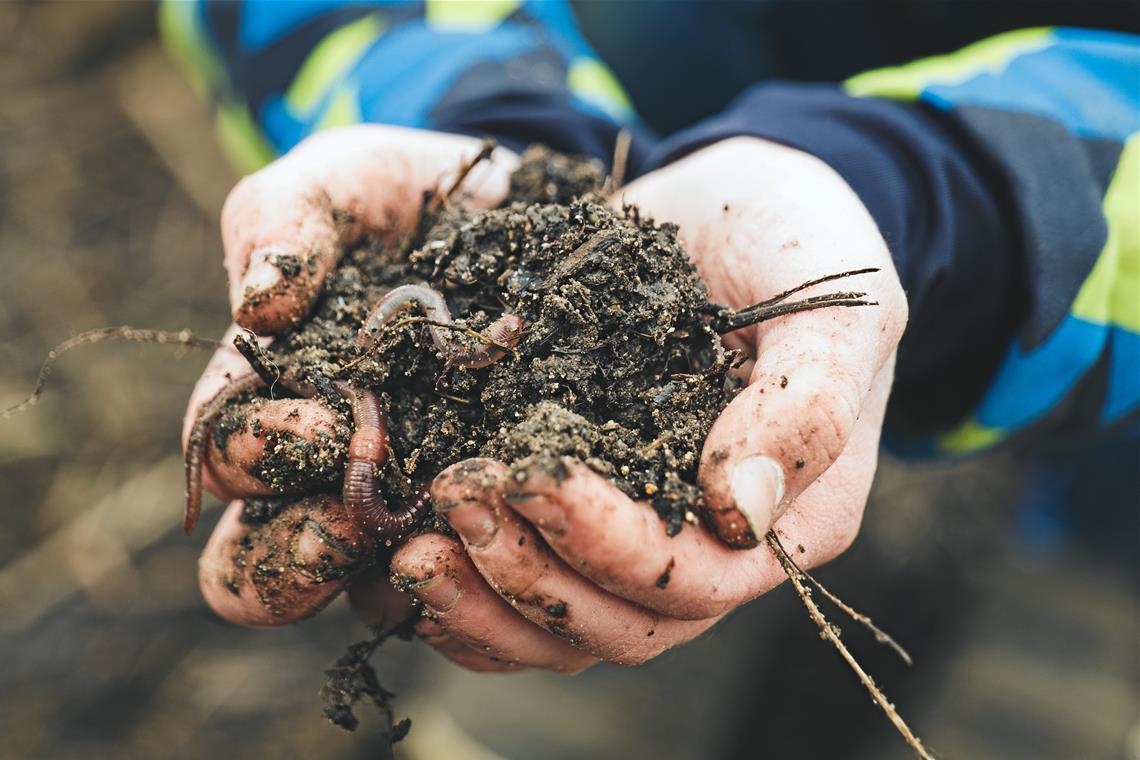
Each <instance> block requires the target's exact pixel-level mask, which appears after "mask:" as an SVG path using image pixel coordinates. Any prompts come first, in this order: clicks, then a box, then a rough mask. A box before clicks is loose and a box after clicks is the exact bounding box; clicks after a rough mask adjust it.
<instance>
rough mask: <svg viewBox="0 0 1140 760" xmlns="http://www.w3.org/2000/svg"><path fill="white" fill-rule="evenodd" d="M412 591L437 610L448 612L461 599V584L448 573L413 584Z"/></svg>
mask: <svg viewBox="0 0 1140 760" xmlns="http://www.w3.org/2000/svg"><path fill="white" fill-rule="evenodd" d="M412 593H413V594H415V595H416V598H417V599H419V600H420V601H421V602H423V603H424V604H425V605H426V606H428V607H430V608H431V609H433V610H435V611H436V612H447V611H448V610H450V609H451V608H452V607H454V606H455V603H456V602H457V601H459V584H458V583H456V582H455V581H453V580H452V579H451V578H449V577H447V576H446V575H437V576H435V577H434V578H427V579H426V580H423V581H421V582H420V583H416V584H413V586H412Z"/></svg>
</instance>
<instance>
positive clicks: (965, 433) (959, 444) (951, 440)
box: [938, 420, 1006, 455]
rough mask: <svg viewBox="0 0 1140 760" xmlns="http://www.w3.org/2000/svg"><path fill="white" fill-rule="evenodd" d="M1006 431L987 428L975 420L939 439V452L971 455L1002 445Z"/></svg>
mask: <svg viewBox="0 0 1140 760" xmlns="http://www.w3.org/2000/svg"><path fill="white" fill-rule="evenodd" d="M1005 437H1006V431H1004V430H1001V429H999V428H992V427H987V426H985V425H983V424H981V423H980V422H977V421H975V420H969V421H967V422H965V423H963V424H962V425H960V426H959V427H958V429H956V430H953V431H951V432H949V433H946V434H944V435H941V436H939V437H938V450H939V451H940V452H941V453H943V454H957V455H962V454H971V453H973V452H976V451H981V450H982V449H988V448H989V447H991V446H993V445H995V444H997V443H1000V442H1001V441H1002V440H1004V439H1005Z"/></svg>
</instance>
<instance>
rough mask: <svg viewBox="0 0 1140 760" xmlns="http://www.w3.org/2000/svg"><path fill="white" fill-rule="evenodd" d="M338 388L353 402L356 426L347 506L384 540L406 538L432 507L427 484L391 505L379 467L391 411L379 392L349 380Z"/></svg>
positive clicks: (366, 531) (363, 527)
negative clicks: (402, 501)
mask: <svg viewBox="0 0 1140 760" xmlns="http://www.w3.org/2000/svg"><path fill="white" fill-rule="evenodd" d="M335 387H336V389H337V392H339V393H340V395H341V396H343V397H344V399H345V400H346V401H348V402H349V403H350V404H351V405H352V422H353V425H354V426H355V428H356V429H355V430H354V431H353V433H352V438H351V439H350V440H349V442H348V464H347V465H346V466H345V469H344V507H345V510H347V512H348V514H349V515H350V516H351V517H352V519H353V521H354V522H355V523H356V527H357V529H358V530H360V532H361V533H362V534H363V535H365V536H366V537H369V538H375V539H379V540H380V541H381V542H392V541H396V540H397V539H400V538H403V537H404V536H405V535H406V534H407V533H408V531H410V530H411V529H412V528H414V527H415V526H416V524H417V523H418V522H419V521H420V520H421V519H422V518H423V516H424V514H425V513H426V512H427V510H428V509H430V500H431V497H430V494H429V493H428V490H427V489H426V488H424V489H421V490H420V491H419V492H418V493H416V494H415V495H414V496H412V497H411V498H410V499H409V500H407V501H406V502H405V503H404V504H403V505H401V506H400V507H399V508H397V509H392V508H391V507H389V505H388V502H387V500H385V498H384V495H383V494H382V493H381V492H380V483H379V480H378V479H377V477H376V470H377V469H378V468H379V467H382V466H383V465H384V463H385V462H387V461H388V454H389V451H388V419H387V418H388V415H387V412H386V411H385V409H384V405H383V404H382V403H381V402H380V399H378V398H377V397H376V394H375V393H373V392H372V391H370V390H367V389H364V388H357V387H355V386H353V385H350V384H349V383H346V382H343V381H341V382H338V383H336V384H335Z"/></svg>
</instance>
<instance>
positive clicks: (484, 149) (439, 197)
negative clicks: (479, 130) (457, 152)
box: [429, 137, 495, 208]
mask: <svg viewBox="0 0 1140 760" xmlns="http://www.w3.org/2000/svg"><path fill="white" fill-rule="evenodd" d="M494 152H495V141H494V140H492V139H491V138H490V137H488V138H485V139H484V140H483V144H482V145H481V146H480V147H479V152H478V153H476V154H475V156H474V157H473V158H472V159H471V160H469V161H464V162H463V164H462V165H460V167H459V174H458V175H457V176H456V177H455V182H453V183H452V185H451V188H450V189H449V190H448V191H447V192H446V193H442V192H440V191H439V190H436V192H435V195H434V196H433V197H432V199H431V203H430V204H429V207H430V208H438V207H439V206H440V205H442V204H443V203H446V202H447V201H451V200H454V199H455V195H456V193H458V192H459V187H460V186H461V185H462V184H463V181H464V180H465V179H467V175H468V174H470V173H471V170H472V169H474V168H475V167H476V166H478V165H479V164H481V163H482V162H484V161H487V160H489V159H490V158H491V154H492V153H494Z"/></svg>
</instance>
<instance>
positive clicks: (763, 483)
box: [732, 456, 784, 538]
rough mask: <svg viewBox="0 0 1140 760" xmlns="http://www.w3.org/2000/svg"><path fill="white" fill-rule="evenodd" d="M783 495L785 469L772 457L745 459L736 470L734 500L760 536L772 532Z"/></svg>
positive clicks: (755, 533) (756, 534)
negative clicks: (771, 528)
mask: <svg viewBox="0 0 1140 760" xmlns="http://www.w3.org/2000/svg"><path fill="white" fill-rule="evenodd" d="M783 498H784V470H783V468H782V467H780V465H779V464H778V463H777V462H776V460H774V459H772V458H771V457H765V456H759V457H751V458H749V459H745V460H742V461H741V462H740V463H739V464H737V465H736V468H735V469H734V470H733V471H732V500H733V502H735V504H736V508H737V509H738V510H740V513H741V514H742V515H744V519H745V520H747V521H748V527H750V528H751V529H752V533H753V535H755V536H756V538H760V537H761V536H763V535H764V534H765V533H767V532H768V528H770V527H771V526H772V519H773V516H774V515H775V514H776V510H777V509H779V506H780V500H781V499H783Z"/></svg>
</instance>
